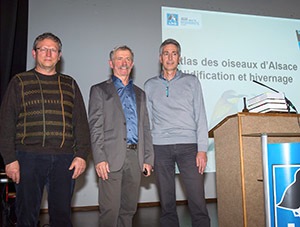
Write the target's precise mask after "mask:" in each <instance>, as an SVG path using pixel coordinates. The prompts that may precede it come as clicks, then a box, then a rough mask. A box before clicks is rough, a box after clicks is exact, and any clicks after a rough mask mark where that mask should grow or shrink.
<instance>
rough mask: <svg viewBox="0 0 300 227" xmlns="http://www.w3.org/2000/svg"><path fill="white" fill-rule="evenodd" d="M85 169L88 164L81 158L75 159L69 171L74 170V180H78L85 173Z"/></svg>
mask: <svg viewBox="0 0 300 227" xmlns="http://www.w3.org/2000/svg"><path fill="white" fill-rule="evenodd" d="M74 168H75V169H74ZM85 168H86V162H85V160H84V159H83V158H80V157H76V158H74V160H73V162H72V163H71V166H70V168H69V170H72V169H74V173H73V176H72V178H73V179H76V178H77V177H79V176H80V175H81V174H82V173H83V172H84V171H85Z"/></svg>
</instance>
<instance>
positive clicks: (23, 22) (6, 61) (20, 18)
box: [0, 0, 28, 172]
mask: <svg viewBox="0 0 300 227" xmlns="http://www.w3.org/2000/svg"><path fill="white" fill-rule="evenodd" d="M27 31H28V0H0V67H1V71H0V104H1V101H2V99H3V96H4V93H5V90H6V88H7V85H8V83H9V81H10V79H11V78H12V77H13V76H14V75H15V74H16V73H19V72H23V71H25V70H26V56H27V33H28V32H27ZM0 127H1V125H0ZM1 169H4V164H3V160H2V157H1V155H0V172H2V171H1Z"/></svg>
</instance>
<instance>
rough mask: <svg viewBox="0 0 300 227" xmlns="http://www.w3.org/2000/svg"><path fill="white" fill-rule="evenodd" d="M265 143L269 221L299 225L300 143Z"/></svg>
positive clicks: (277, 225)
mask: <svg viewBox="0 0 300 227" xmlns="http://www.w3.org/2000/svg"><path fill="white" fill-rule="evenodd" d="M266 147H267V149H266V151H263V152H265V153H266V154H265V156H264V157H263V160H264V166H263V168H264V187H265V206H266V219H267V220H266V222H267V223H266V225H267V226H272V227H300V143H278V144H275V143H274V144H271V143H270V144H267V146H266Z"/></svg>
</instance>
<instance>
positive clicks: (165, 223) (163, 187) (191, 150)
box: [154, 144, 210, 227]
mask: <svg viewBox="0 0 300 227" xmlns="http://www.w3.org/2000/svg"><path fill="white" fill-rule="evenodd" d="M154 154H155V156H154V157H155V160H154V172H155V176H156V181H157V188H158V192H159V197H160V204H161V216H160V224H161V226H162V227H170V226H172V227H179V221H178V215H177V211H176V191H175V163H177V165H178V168H179V171H180V177H181V180H182V182H183V185H184V187H185V190H186V194H187V200H188V207H189V210H190V213H191V217H192V226H193V227H199V226H201V227H209V226H210V218H209V216H208V211H207V208H206V202H205V195H204V175H201V174H199V172H198V167H197V166H196V155H197V144H171V145H154Z"/></svg>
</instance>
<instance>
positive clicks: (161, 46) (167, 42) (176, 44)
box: [159, 39, 181, 56]
mask: <svg viewBox="0 0 300 227" xmlns="http://www.w3.org/2000/svg"><path fill="white" fill-rule="evenodd" d="M169 44H173V45H175V46H176V47H177V51H178V54H179V56H181V47H180V44H179V43H178V42H177V41H176V40H175V39H166V40H165V41H164V42H163V43H162V44H161V45H160V47H159V54H160V55H161V54H162V51H163V48H164V47H165V46H166V45H169Z"/></svg>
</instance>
